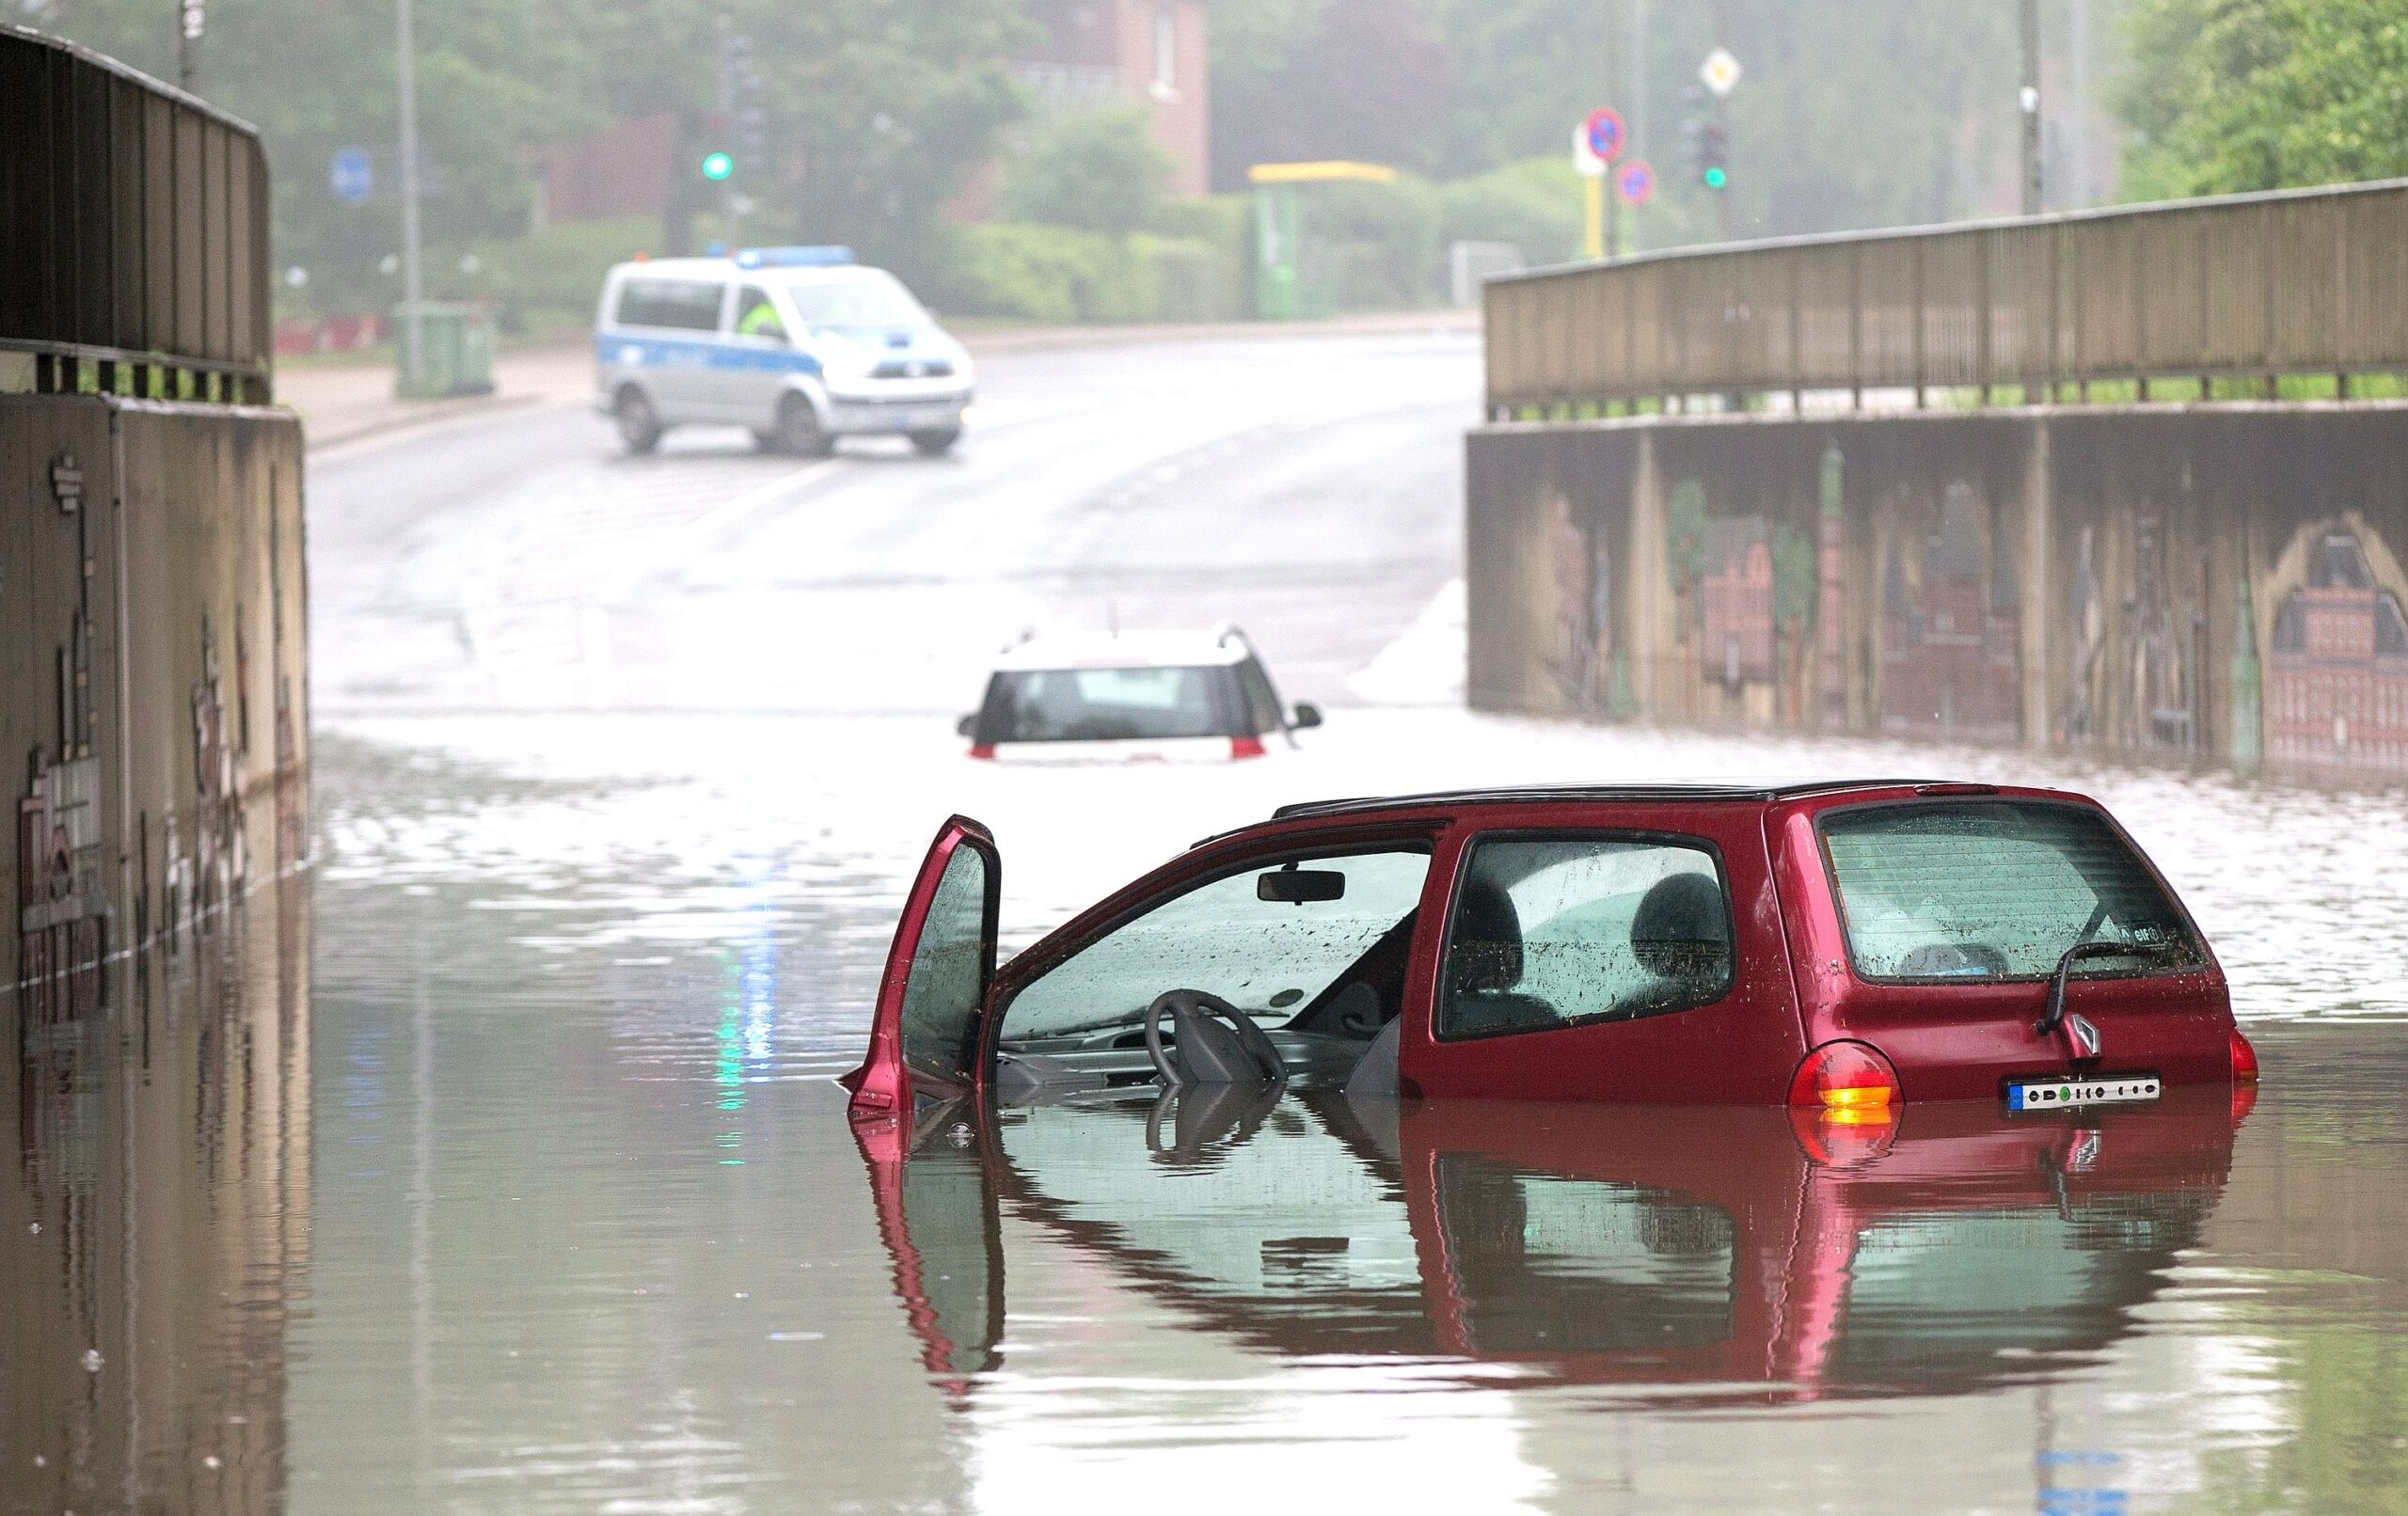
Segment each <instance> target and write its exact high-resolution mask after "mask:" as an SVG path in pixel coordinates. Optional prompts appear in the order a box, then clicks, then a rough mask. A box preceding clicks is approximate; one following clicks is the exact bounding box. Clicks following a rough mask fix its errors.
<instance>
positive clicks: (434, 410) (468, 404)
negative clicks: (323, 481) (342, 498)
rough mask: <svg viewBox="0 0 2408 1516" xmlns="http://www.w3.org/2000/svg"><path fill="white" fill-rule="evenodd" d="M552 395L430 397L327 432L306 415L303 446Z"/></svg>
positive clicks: (519, 405) (426, 424)
mask: <svg viewBox="0 0 2408 1516" xmlns="http://www.w3.org/2000/svg"><path fill="white" fill-rule="evenodd" d="M549 398H550V397H547V396H544V395H537V394H529V393H526V392H523V391H522V392H518V393H515V394H493V395H474V396H464V397H462V398H460V399H458V400H439V401H428V402H423V403H424V404H425V405H426V406H427V407H428V408H427V409H425V410H413V411H404V412H401V413H399V414H393V415H386V416H380V417H378V418H375V419H373V420H369V421H360V422H356V423H354V424H352V425H349V426H346V427H343V428H341V429H340V430H334V431H324V432H322V431H320V430H318V429H317V428H315V427H313V426H311V425H310V424H309V418H308V417H307V416H304V417H302V418H301V439H302V440H301V448H302V451H303V452H304V453H305V454H307V453H314V452H325V451H327V450H331V449H335V448H341V447H345V446H348V445H349V444H351V443H354V442H365V441H367V440H369V439H370V438H372V437H382V436H390V435H392V434H396V433H402V432H414V431H418V430H420V429H423V428H433V427H439V426H442V425H445V424H447V423H450V422H454V421H465V420H473V419H475V418H478V417H481V416H487V415H491V414H493V413H495V412H500V411H514V410H522V409H525V408H527V407H530V406H535V405H541V404H543V403H546V402H547V400H548V399H549Z"/></svg>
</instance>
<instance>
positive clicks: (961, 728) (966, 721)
mask: <svg viewBox="0 0 2408 1516" xmlns="http://www.w3.org/2000/svg"><path fill="white" fill-rule="evenodd" d="M953 730H954V733H955V734H956V735H958V736H965V737H974V736H976V735H977V734H978V713H977V712H976V711H973V712H971V713H970V714H969V715H968V716H965V717H963V718H962V719H960V720H958V721H956V722H954V723H953Z"/></svg>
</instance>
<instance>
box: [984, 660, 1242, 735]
mask: <svg viewBox="0 0 2408 1516" xmlns="http://www.w3.org/2000/svg"><path fill="white" fill-rule="evenodd" d="M1227 683H1228V679H1227V671H1226V670H1224V669H1219V668H1205V669H1174V668H1151V669H1029V670H1012V671H1004V672H1001V673H998V674H996V675H995V678H994V683H993V684H992V685H990V687H988V690H987V705H986V709H985V711H984V713H983V714H982V717H981V719H980V722H979V725H980V734H979V740H980V741H982V742H1104V741H1112V740H1116V739H1118V740H1126V739H1130V738H1136V739H1140V740H1152V741H1164V740H1167V739H1171V738H1177V737H1212V736H1228V735H1229V734H1230V733H1231V732H1232V730H1233V726H1232V713H1231V712H1230V711H1229V710H1228V708H1227V706H1228V699H1227V695H1226V691H1225V689H1224V686H1225V685H1226V684H1227Z"/></svg>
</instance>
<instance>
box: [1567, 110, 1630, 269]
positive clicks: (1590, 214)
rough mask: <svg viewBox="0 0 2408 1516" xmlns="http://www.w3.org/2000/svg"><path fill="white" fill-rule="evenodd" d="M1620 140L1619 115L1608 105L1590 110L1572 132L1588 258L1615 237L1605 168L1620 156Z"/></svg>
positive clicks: (1602, 250) (1599, 254) (1601, 252)
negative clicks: (1607, 196)
mask: <svg viewBox="0 0 2408 1516" xmlns="http://www.w3.org/2000/svg"><path fill="white" fill-rule="evenodd" d="M1623 140H1624V133H1623V124H1622V116H1621V113H1619V112H1617V111H1615V110H1614V109H1613V108H1612V107H1611V106H1605V107H1601V108H1599V109H1597V110H1593V111H1591V112H1590V113H1589V115H1588V117H1587V118H1586V119H1584V120H1582V121H1581V123H1580V125H1579V127H1578V129H1577V130H1576V131H1575V132H1574V133H1573V134H1572V166H1573V167H1574V168H1576V169H1577V170H1578V171H1579V174H1580V189H1581V205H1582V211H1583V214H1582V218H1581V246H1582V248H1583V249H1584V250H1585V251H1586V253H1587V255H1588V256H1589V257H1590V258H1592V259H1598V258H1603V257H1605V256H1606V253H1607V250H1608V248H1610V247H1612V246H1613V245H1614V244H1615V242H1616V240H1617V239H1616V238H1615V236H1614V229H1613V225H1612V221H1611V219H1610V218H1611V215H1612V211H1613V206H1612V203H1611V202H1610V201H1608V199H1607V198H1606V170H1607V168H1608V166H1610V165H1611V164H1612V163H1613V161H1614V160H1615V159H1616V158H1619V157H1621V156H1622V150H1623Z"/></svg>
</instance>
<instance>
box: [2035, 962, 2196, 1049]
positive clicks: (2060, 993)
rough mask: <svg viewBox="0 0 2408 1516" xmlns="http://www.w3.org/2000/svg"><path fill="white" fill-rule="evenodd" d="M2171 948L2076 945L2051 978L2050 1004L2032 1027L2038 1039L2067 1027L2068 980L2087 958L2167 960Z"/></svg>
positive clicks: (2059, 963)
mask: <svg viewBox="0 0 2408 1516" xmlns="http://www.w3.org/2000/svg"><path fill="white" fill-rule="evenodd" d="M2171 947H2172V945H2171V944H2170V943H2165V942H2076V943H2075V944H2074V945H2073V946H2071V947H2069V948H2067V949H2066V951H2065V955H2064V956H2063V957H2060V958H2059V959H2057V968H2056V971H2055V972H2054V973H2052V974H2051V975H2049V1001H2048V1004H2047V1007H2046V1008H2045V1009H2044V1010H2043V1011H2042V1012H2041V1014H2040V1019H2039V1020H2037V1021H2036V1022H2034V1023H2033V1024H2032V1033H2033V1034H2034V1035H2035V1036H2041V1037H2045V1036H2047V1035H2049V1034H2051V1033H2052V1032H2054V1031H2056V1030H2057V1028H2058V1027H2060V1026H2062V1025H2064V1024H2065V1019H2066V981H2067V979H2069V978H2070V977H2072V974H2073V966H2074V965H2075V964H2077V963H2080V962H2082V961H2083V959H2085V958H2159V959H2162V958H2166V957H2169V956H2171V955H2172V952H2171Z"/></svg>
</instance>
